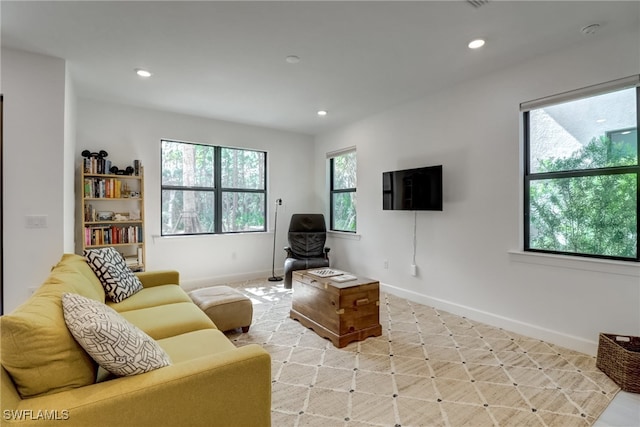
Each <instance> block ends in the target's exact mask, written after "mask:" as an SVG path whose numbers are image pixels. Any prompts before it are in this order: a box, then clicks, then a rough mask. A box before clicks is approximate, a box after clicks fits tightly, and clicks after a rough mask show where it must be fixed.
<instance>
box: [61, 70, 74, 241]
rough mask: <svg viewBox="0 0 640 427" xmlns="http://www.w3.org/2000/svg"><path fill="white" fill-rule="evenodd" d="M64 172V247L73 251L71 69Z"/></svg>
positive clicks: (65, 121)
mask: <svg viewBox="0 0 640 427" xmlns="http://www.w3.org/2000/svg"><path fill="white" fill-rule="evenodd" d="M64 107H65V108H64V148H63V158H64V172H63V178H62V179H63V194H64V202H63V210H64V215H63V218H64V219H63V221H64V222H63V231H62V235H63V238H64V242H63V249H64V251H65V252H69V253H72V252H73V251H74V249H75V239H74V236H75V226H76V222H75V214H74V212H75V211H76V198H75V182H76V180H75V173H74V171H75V168H76V166H75V165H76V94H75V88H74V85H73V80H72V78H71V75H70V73H69V69H67V72H66V74H65V103H64Z"/></svg>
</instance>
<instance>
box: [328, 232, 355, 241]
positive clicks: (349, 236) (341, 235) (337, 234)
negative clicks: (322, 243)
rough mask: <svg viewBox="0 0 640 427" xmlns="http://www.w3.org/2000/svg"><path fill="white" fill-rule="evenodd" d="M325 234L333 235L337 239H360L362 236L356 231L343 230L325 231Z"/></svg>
mask: <svg viewBox="0 0 640 427" xmlns="http://www.w3.org/2000/svg"><path fill="white" fill-rule="evenodd" d="M327 235H328V236H329V237H335V238H338V239H347V240H360V238H361V237H362V236H360V235H359V234H356V233H347V232H344V231H327Z"/></svg>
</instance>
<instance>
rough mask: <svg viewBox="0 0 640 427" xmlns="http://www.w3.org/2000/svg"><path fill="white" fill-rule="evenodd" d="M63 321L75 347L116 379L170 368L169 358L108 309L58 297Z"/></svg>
mask: <svg viewBox="0 0 640 427" xmlns="http://www.w3.org/2000/svg"><path fill="white" fill-rule="evenodd" d="M62 309H63V312H64V321H65V323H66V325H67V328H69V331H70V332H71V335H73V337H74V338H75V339H76V341H77V342H78V344H80V345H81V346H82V348H84V349H85V351H86V352H87V353H89V355H90V356H91V357H92V358H93V360H95V361H96V362H97V363H98V364H99V365H100V366H102V367H103V368H104V369H106V370H107V371H109V372H111V373H112V374H115V375H119V376H128V375H137V374H142V373H144V372H149V371H153V370H154V369H158V368H162V367H164V366H169V365H171V360H170V359H169V355H167V353H166V352H165V351H164V350H163V349H162V347H160V345H158V343H157V342H155V341H154V340H153V338H151V337H150V336H149V335H147V334H145V333H144V332H143V331H141V330H140V329H139V328H137V327H136V326H135V325H133V324H131V323H129V322H128V321H127V320H126V319H125V318H124V317H122V316H120V315H119V314H118V313H117V312H116V311H115V310H114V309H112V308H111V307H109V306H107V305H105V304H103V303H100V302H98V301H94V300H91V299H89V298H85V297H83V296H81V295H77V294H71V293H65V294H63V295H62Z"/></svg>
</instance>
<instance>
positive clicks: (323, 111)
mask: <svg viewBox="0 0 640 427" xmlns="http://www.w3.org/2000/svg"><path fill="white" fill-rule="evenodd" d="M327 114H328V113H327V112H326V111H325V110H320V111H318V115H319V116H321V117H324V116H326V115H327Z"/></svg>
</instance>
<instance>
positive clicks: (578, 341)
mask: <svg viewBox="0 0 640 427" xmlns="http://www.w3.org/2000/svg"><path fill="white" fill-rule="evenodd" d="M380 288H381V290H382V291H384V292H387V293H389V294H392V295H396V296H399V297H402V298H406V299H408V300H409V301H414V302H417V303H419V304H424V305H428V306H430V307H434V308H436V309H440V310H445V311H448V312H449V313H452V314H456V315H458V316H465V317H467V318H469V319H472V320H475V321H477V322H482V323H486V324H488V325H491V326H495V327H498V328H503V329H506V330H509V331H512V332H516V333H518V334H522V335H526V336H528V337H532V338H537V339H540V340H543V341H546V342H548V343H551V344H555V345H559V346H562V347H565V348H569V349H571V350H575V351H579V352H581V353H585V354H588V355H591V356H595V355H596V353H597V351H598V343H597V342H595V341H588V340H585V339H583V338H580V337H576V336H573V335H568V334H565V333H562V332H559V331H554V330H551V329H547V328H543V327H540V326H537V325H533V324H530V323H526V322H521V321H519V320H516V319H511V318H508V317H504V316H500V315H498V314H494V313H490V312H487V311H482V310H478V309H475V308H472V307H468V306H465V305H462V304H457V303H454V302H451V301H447V300H443V299H440V298H435V297H431V296H429V295H424V294H420V293H417V292H414V291H409V290H406V289H402V288H398V287H397V286H392V285H389V284H386V283H381V284H380Z"/></svg>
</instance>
